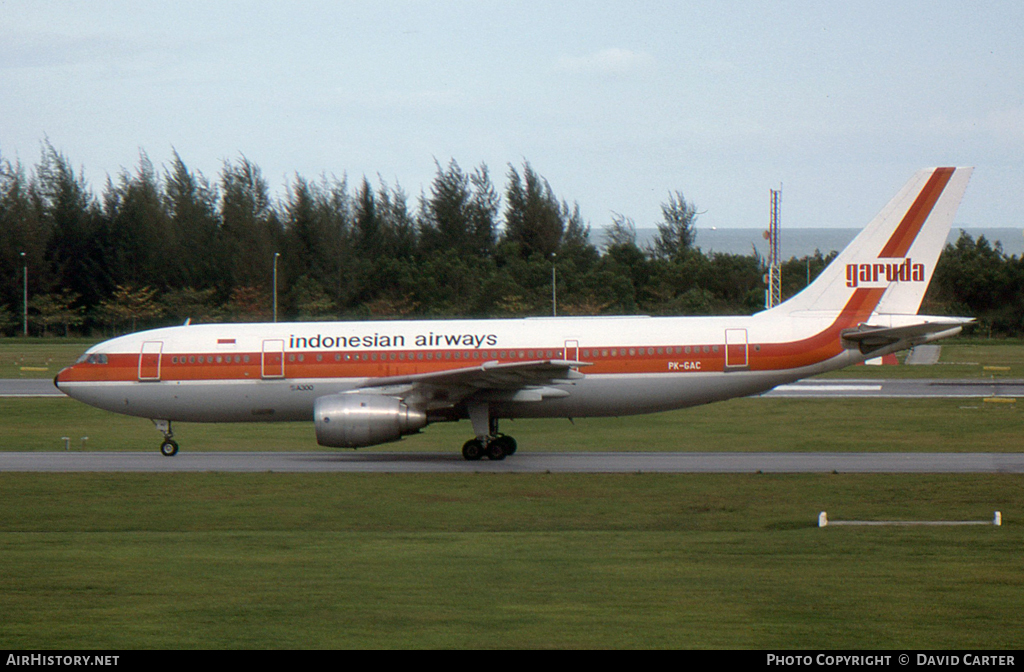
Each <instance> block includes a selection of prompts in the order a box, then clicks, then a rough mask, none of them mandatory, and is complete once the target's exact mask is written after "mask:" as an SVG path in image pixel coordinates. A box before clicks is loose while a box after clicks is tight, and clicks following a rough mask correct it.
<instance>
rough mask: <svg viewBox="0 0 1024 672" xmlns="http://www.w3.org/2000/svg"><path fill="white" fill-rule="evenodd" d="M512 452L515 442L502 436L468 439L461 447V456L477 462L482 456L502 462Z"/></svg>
mask: <svg viewBox="0 0 1024 672" xmlns="http://www.w3.org/2000/svg"><path fill="white" fill-rule="evenodd" d="M514 452H516V440H515V439H513V438H512V437H511V436H505V435H504V434H499V435H498V436H484V437H479V438H476V439H470V440H469V441H466V443H465V444H464V445H463V446H462V456H463V457H464V458H466V459H467V460H479V459H480V458H482V457H483V456H484V455H486V456H487V457H488V458H490V459H492V460H504V459H505V458H506V457H508V456H509V455H511V454H512V453H514Z"/></svg>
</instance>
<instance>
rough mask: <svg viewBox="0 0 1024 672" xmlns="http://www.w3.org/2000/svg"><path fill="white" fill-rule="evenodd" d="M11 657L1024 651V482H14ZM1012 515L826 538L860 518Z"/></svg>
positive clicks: (200, 478) (432, 478) (0, 549)
mask: <svg viewBox="0 0 1024 672" xmlns="http://www.w3.org/2000/svg"><path fill="white" fill-rule="evenodd" d="M0 484H2V487H3V492H4V496H3V498H2V500H0V512H2V515H0V541H2V543H0V566H2V567H3V568H4V571H3V572H2V574H0V645H2V646H5V647H8V648H15V649H18V648H22V649H29V648H31V649H44V648H46V649H49V648H52V649H64V648H93V647H98V648H115V649H119V648H135V647H142V648H192V647H195V648H232V647H245V648H262V647H284V648H315V647H331V648H345V647H381V648H384V647H429V648H434V647H443V648H449V647H451V648H477V647H498V648H506V647H513V648H515V647H528V648H548V647H562V648H566V647H568V648H576V647H588V648H589V647H594V648H607V647H615V648H618V647H630V648H632V647H670V648H675V647H678V648H705V647H707V648H745V647H752V648H801V647H802V648H908V649H925V648H939V649H941V648H1009V649H1014V648H1020V647H1021V646H1022V645H1024V612H1022V611H1021V610H1020V608H1019V606H1020V595H1021V591H1022V589H1024V571H1022V570H1024V560H1022V557H1021V554H1020V552H1019V551H1020V547H1021V542H1022V541H1024V539H1022V531H1024V527H1022V526H1021V525H1020V522H1019V521H1021V520H1024V517H1022V516H1024V494H1022V489H1021V487H1020V479H1019V478H1018V477H1013V476H1006V475H1002V476H1000V475H995V476H915V477H906V476H884V475H882V476H877V475H876V476H863V475H861V476H854V475H803V476H796V475H794V476H770V475H750V476H735V475H712V476H707V475H704V476H658V475H644V476H640V475H528V476H527V475H522V476H514V475H503V476H495V475H476V476H472V475H404V476H400V475H352V474H329V475H318V474H305V475H288V474H245V475H242V474H168V475H145V474H124V475H96V474H76V475H37V474H3V475H0ZM995 508H999V509H1000V510H1002V511H1003V514H1004V519H1005V520H1006V523H1005V524H1004V526H1003V527H999V528H996V527H971V528H837V527H830V528H824V529H819V528H817V527H815V520H816V516H817V513H818V511H819V510H822V509H825V510H828V511H829V512H830V515H831V516H833V517H834V518H837V517H846V518H853V517H857V518H879V517H881V518H893V517H895V518H900V517H903V518H925V519H932V518H947V519H964V518H967V519H989V518H991V516H992V510H993V509H995Z"/></svg>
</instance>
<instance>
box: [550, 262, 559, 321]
mask: <svg viewBox="0 0 1024 672" xmlns="http://www.w3.org/2000/svg"><path fill="white" fill-rule="evenodd" d="M557 257H558V255H557V254H555V253H554V252H552V253H551V317H558V295H557V294H556V293H555V259H556V258H557Z"/></svg>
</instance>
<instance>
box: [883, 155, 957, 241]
mask: <svg viewBox="0 0 1024 672" xmlns="http://www.w3.org/2000/svg"><path fill="white" fill-rule="evenodd" d="M954 170H955V169H954V168H936V169H935V172H934V173H932V176H931V177H930V178H928V182H927V183H926V184H925V185H924V189H922V190H921V193H920V194H918V195H917V199H916V200H915V201H914V204H913V205H912V206H910V209H909V210H907V214H906V215H904V217H903V221H902V222H900V225H899V226H898V227H896V231H894V232H893V234H892V237H891V238H889V242H887V243H886V244H885V247H884V248H882V253H881V254H879V255H878V256H879V258H882V257H890V258H892V257H897V258H899V257H905V256H907V250H909V249H910V246H911V245H912V244H913V242H914V239H915V238H917V234H918V233H919V232H920V231H921V227H922V226H924V222H925V220H926V219H928V215H930V214H931V212H932V208H934V207H935V203H936V201H938V200H939V196H941V195H942V191H943V189H945V188H946V185H947V184H949V180H950V178H951V177H953V171H954Z"/></svg>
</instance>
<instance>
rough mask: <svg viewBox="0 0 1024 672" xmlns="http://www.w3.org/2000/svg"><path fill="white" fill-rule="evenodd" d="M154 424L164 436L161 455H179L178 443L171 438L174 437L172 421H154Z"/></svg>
mask: <svg viewBox="0 0 1024 672" xmlns="http://www.w3.org/2000/svg"><path fill="white" fill-rule="evenodd" d="M153 424H154V425H156V428H157V430H158V431H159V432H160V433H161V434H163V435H164V442H163V443H161V444H160V454H161V455H163V456H164V457H174V456H175V455H177V454H178V443H177V441H175V440H174V439H172V438H171V437H173V436H174V432H172V431H171V421H170V420H154V421H153Z"/></svg>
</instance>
